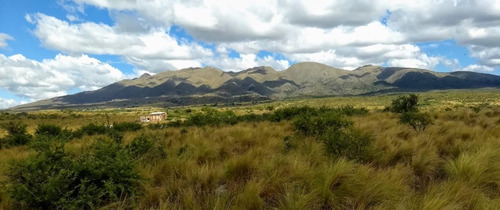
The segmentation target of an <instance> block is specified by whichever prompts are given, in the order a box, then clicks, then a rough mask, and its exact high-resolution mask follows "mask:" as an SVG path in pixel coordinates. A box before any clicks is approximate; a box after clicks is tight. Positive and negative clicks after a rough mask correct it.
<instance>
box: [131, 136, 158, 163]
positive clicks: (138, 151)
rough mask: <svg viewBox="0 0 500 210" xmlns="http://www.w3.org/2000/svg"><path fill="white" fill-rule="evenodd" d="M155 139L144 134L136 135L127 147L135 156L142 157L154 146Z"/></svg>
mask: <svg viewBox="0 0 500 210" xmlns="http://www.w3.org/2000/svg"><path fill="white" fill-rule="evenodd" d="M153 145H154V143H153V141H151V140H150V139H149V138H147V137H146V136H144V135H141V136H138V137H136V138H135V139H134V140H133V141H132V142H131V143H130V144H129V145H128V146H127V149H128V151H129V152H130V154H131V155H132V156H133V157H136V158H137V157H141V156H142V155H144V154H146V153H147V152H149V150H151V148H153Z"/></svg>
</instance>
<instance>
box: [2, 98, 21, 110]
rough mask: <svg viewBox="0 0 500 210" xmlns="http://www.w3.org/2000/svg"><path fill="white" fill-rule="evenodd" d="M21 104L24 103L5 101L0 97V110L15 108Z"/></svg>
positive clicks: (11, 100) (12, 100)
mask: <svg viewBox="0 0 500 210" xmlns="http://www.w3.org/2000/svg"><path fill="white" fill-rule="evenodd" d="M22 103H25V102H18V101H16V100H14V99H5V98H2V97H0V109H6V108H9V107H13V106H17V105H19V104H22Z"/></svg>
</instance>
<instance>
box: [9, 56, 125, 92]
mask: <svg viewBox="0 0 500 210" xmlns="http://www.w3.org/2000/svg"><path fill="white" fill-rule="evenodd" d="M0 75H2V77H1V78H0V87H2V88H4V89H6V90H8V91H10V92H12V93H15V94H17V95H19V96H22V97H25V98H28V99H30V100H40V99H45V98H51V97H56V96H61V95H66V94H67V91H68V90H72V89H80V90H95V89H98V88H101V87H103V86H105V85H108V84H111V83H113V82H116V81H118V80H121V79H124V78H125V75H123V73H122V72H121V71H119V70H118V69H116V68H114V67H112V66H111V65H109V64H107V63H103V62H101V61H99V60H97V59H95V58H91V57H89V56H87V55H80V56H67V55H62V54H59V55H57V56H56V57H55V58H53V59H45V60H43V61H41V62H38V61H35V60H31V59H28V58H26V57H24V56H23V55H21V54H16V55H12V56H9V57H7V56H5V55H3V54H0Z"/></svg>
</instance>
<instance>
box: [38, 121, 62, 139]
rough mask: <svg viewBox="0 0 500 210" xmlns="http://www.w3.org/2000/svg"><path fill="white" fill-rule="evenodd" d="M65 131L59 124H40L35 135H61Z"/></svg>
mask: <svg viewBox="0 0 500 210" xmlns="http://www.w3.org/2000/svg"><path fill="white" fill-rule="evenodd" d="M62 132H63V129H62V128H61V127H60V126H58V125H53V124H40V125H38V127H37V128H36V130H35V135H37V136H39V135H45V136H59V135H61V134H62Z"/></svg>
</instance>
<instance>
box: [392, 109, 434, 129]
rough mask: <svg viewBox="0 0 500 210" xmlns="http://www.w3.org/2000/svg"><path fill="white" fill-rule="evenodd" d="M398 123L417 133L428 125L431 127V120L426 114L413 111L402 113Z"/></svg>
mask: <svg viewBox="0 0 500 210" xmlns="http://www.w3.org/2000/svg"><path fill="white" fill-rule="evenodd" d="M399 122H400V123H402V124H407V125H409V126H411V127H412V128H413V130H415V131H417V132H418V131H424V130H425V129H426V128H427V126H428V125H432V119H431V117H430V116H429V115H428V114H425V113H420V112H414V111H412V112H405V113H403V114H402V115H401V117H400V118H399Z"/></svg>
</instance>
